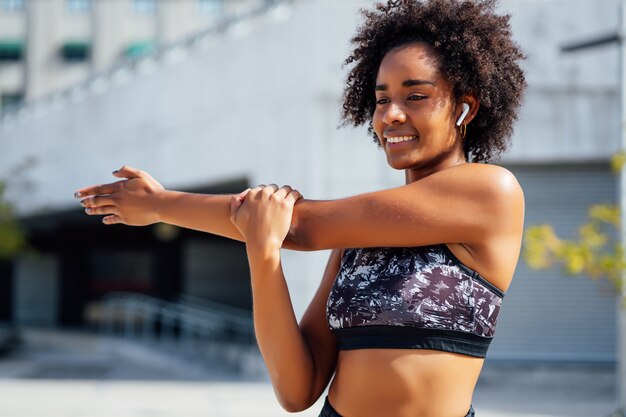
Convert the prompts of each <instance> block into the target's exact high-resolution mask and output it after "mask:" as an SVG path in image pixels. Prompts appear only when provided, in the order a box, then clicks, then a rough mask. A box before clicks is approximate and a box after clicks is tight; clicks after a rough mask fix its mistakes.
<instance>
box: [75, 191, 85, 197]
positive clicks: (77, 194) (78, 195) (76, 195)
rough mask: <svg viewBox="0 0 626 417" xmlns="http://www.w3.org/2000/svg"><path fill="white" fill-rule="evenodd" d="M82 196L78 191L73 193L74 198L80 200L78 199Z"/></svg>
mask: <svg viewBox="0 0 626 417" xmlns="http://www.w3.org/2000/svg"><path fill="white" fill-rule="evenodd" d="M82 196H83V195H82V194H81V193H80V192H79V191H76V192H75V193H74V198H80V197H82Z"/></svg>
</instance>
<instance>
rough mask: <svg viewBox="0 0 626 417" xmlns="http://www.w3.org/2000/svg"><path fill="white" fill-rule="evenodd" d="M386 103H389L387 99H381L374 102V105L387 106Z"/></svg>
mask: <svg viewBox="0 0 626 417" xmlns="http://www.w3.org/2000/svg"><path fill="white" fill-rule="evenodd" d="M387 103H389V99H388V98H385V97H381V98H379V99H378V100H376V104H387Z"/></svg>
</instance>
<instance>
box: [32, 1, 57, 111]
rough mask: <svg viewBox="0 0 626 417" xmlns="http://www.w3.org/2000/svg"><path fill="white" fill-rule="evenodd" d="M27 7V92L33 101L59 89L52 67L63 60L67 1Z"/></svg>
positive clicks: (48, 2)
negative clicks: (64, 10) (60, 53)
mask: <svg viewBox="0 0 626 417" xmlns="http://www.w3.org/2000/svg"><path fill="white" fill-rule="evenodd" d="M26 7H27V17H26V21H27V26H28V30H27V44H26V69H25V72H26V92H25V99H26V100H33V99H35V98H38V97H41V96H42V95H45V94H47V93H48V92H50V91H53V90H55V89H56V88H57V84H58V83H57V77H56V72H55V71H54V70H53V69H54V65H53V64H51V63H53V62H55V61H58V60H59V57H58V51H59V48H60V47H61V44H62V42H63V40H62V34H61V31H60V27H59V23H60V22H61V19H62V17H63V0H30V1H28V2H26Z"/></svg>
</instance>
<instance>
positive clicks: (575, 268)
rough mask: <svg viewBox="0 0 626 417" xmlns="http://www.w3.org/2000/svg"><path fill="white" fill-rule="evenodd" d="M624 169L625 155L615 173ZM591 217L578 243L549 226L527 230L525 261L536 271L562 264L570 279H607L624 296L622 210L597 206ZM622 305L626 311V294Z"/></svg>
mask: <svg viewBox="0 0 626 417" xmlns="http://www.w3.org/2000/svg"><path fill="white" fill-rule="evenodd" d="M624 165H626V154H625V153H623V152H620V153H618V154H616V155H614V156H613V158H612V160H611V169H612V170H613V172H615V173H619V172H620V171H621V169H622V168H624ZM587 214H588V221H587V222H586V223H584V224H583V225H581V226H580V227H579V228H578V237H577V238H576V239H571V240H568V239H562V238H560V237H558V236H557V235H556V233H555V231H554V228H553V227H552V226H551V225H549V224H541V225H534V226H531V227H529V228H527V229H526V231H525V234H524V244H523V251H522V254H523V258H524V260H525V261H526V263H527V264H528V266H530V267H531V268H533V269H548V268H552V267H554V266H555V265H558V264H560V265H561V267H562V270H563V271H564V272H565V273H567V274H569V275H579V274H584V275H586V276H587V277H589V278H591V279H592V280H600V279H606V280H608V281H609V282H610V283H611V284H612V286H613V288H614V289H615V293H616V294H624V291H623V290H624V288H623V283H622V275H623V274H624V273H625V272H626V257H625V256H624V247H623V245H622V244H621V242H620V230H621V220H620V219H621V212H620V208H619V206H618V205H615V204H596V205H593V206H591V207H590V208H589V210H588V213H587ZM622 304H623V306H624V307H626V294H624V298H623V300H622Z"/></svg>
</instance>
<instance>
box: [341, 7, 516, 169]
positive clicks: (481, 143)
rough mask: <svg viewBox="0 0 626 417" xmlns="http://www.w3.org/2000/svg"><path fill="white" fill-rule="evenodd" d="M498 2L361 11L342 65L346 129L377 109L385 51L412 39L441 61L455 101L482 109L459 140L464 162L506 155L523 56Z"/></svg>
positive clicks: (363, 119)
mask: <svg viewBox="0 0 626 417" xmlns="http://www.w3.org/2000/svg"><path fill="white" fill-rule="evenodd" d="M495 7H496V0H390V1H388V2H387V3H377V4H375V5H374V8H373V9H372V10H361V13H362V14H363V16H364V18H365V21H364V22H363V24H362V25H361V26H360V27H359V28H358V30H357V33H356V35H355V36H354V38H352V43H353V45H354V46H355V48H354V50H353V51H352V53H351V55H350V56H349V57H348V58H347V59H346V60H345V63H344V65H352V68H351V69H350V72H349V73H348V77H347V80H346V84H347V86H346V88H345V91H344V103H343V114H342V116H343V120H344V124H346V123H350V124H353V125H354V126H359V125H363V124H365V123H368V124H369V132H370V133H371V134H372V135H373V136H374V141H375V142H376V143H377V144H378V146H379V147H380V143H379V141H378V139H377V137H376V134H375V133H374V131H373V128H372V115H373V113H374V109H375V106H376V98H375V93H374V87H375V82H376V76H377V74H378V68H379V66H380V63H381V61H382V59H383V57H384V56H385V54H386V53H387V52H388V51H389V50H391V49H392V48H394V47H397V46H401V45H405V44H408V43H412V42H425V43H427V44H429V45H430V46H431V47H432V48H433V49H434V51H435V52H436V54H437V55H438V58H439V67H440V71H441V72H442V74H443V76H444V78H446V79H447V80H448V81H449V82H450V83H451V85H452V89H453V94H454V97H455V99H459V98H460V97H462V96H463V95H465V94H474V95H475V96H476V98H477V99H478V100H479V101H480V108H479V111H478V113H477V114H476V117H475V118H474V120H472V123H471V124H469V125H468V129H467V137H466V138H465V140H464V141H463V148H464V149H463V150H464V153H465V158H466V160H468V161H469V160H470V154H471V161H472V162H485V163H486V162H489V161H490V160H492V158H494V157H499V155H500V153H501V152H503V151H505V150H506V149H507V148H508V146H509V144H510V138H511V135H512V133H513V123H514V122H515V121H516V120H517V113H518V110H519V108H520V105H521V102H522V98H523V93H524V90H525V88H526V80H525V77H524V72H523V70H522V68H521V67H520V65H519V63H518V61H520V60H522V59H525V58H526V57H525V55H524V54H523V52H522V51H521V49H520V47H519V45H518V44H517V43H516V42H515V41H514V40H513V39H512V37H511V28H510V25H509V19H510V15H498V14H496V12H495Z"/></svg>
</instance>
